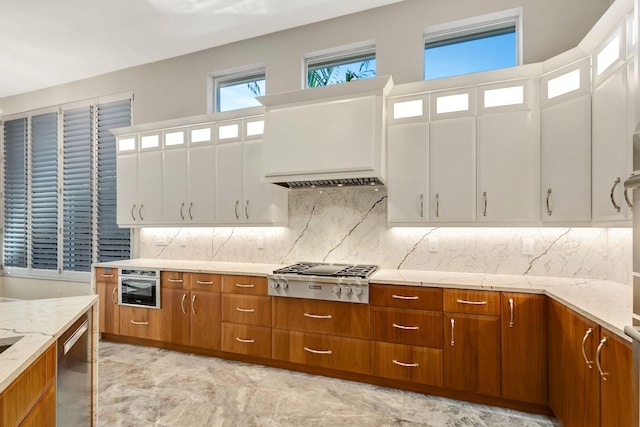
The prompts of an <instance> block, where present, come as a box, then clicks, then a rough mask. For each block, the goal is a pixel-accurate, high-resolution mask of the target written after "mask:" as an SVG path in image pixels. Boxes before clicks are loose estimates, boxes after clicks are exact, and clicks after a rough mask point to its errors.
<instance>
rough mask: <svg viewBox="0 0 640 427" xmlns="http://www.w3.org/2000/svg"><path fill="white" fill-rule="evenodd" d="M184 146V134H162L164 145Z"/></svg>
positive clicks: (181, 132)
mask: <svg viewBox="0 0 640 427" xmlns="http://www.w3.org/2000/svg"><path fill="white" fill-rule="evenodd" d="M182 144H184V132H183V131H179V132H169V133H165V134H164V145H182Z"/></svg>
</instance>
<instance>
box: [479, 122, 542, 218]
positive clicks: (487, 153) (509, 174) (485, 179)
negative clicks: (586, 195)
mask: <svg viewBox="0 0 640 427" xmlns="http://www.w3.org/2000/svg"><path fill="white" fill-rule="evenodd" d="M538 135H539V129H538V120H536V116H534V114H533V112H532V111H515V112H507V113H499V114H489V115H485V116H480V117H478V209H477V218H478V221H480V222H494V221H499V222H502V221H504V222H509V221H513V222H532V221H537V220H539V219H540V209H539V207H538V203H539V200H540V145H539V138H538Z"/></svg>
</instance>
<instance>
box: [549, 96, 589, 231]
mask: <svg viewBox="0 0 640 427" xmlns="http://www.w3.org/2000/svg"><path fill="white" fill-rule="evenodd" d="M540 137H541V150H542V177H541V179H542V185H541V213H540V215H541V217H542V220H543V221H549V222H554V221H590V220H591V97H590V96H589V95H582V96H580V97H578V98H573V99H569V100H567V101H564V102H560V103H557V104H555V105H552V106H549V107H546V108H544V109H543V110H542V113H541V135H540Z"/></svg>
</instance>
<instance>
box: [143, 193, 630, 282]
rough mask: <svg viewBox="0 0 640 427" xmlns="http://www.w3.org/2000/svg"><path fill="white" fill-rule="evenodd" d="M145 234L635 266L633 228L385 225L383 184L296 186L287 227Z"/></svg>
mask: <svg viewBox="0 0 640 427" xmlns="http://www.w3.org/2000/svg"><path fill="white" fill-rule="evenodd" d="M139 237H140V245H139V253H137V254H136V256H138V257H141V258H158V259H193V260H207V261H241V262H266V263H279V264H289V263H293V262H297V261H324V262H346V263H366V264H377V265H379V266H380V267H381V268H393V269H414V270H438V271H462V272H477V273H494V274H517V275H523V274H526V275H535V276H559V277H581V278H591V279H608V280H614V281H617V282H621V283H626V284H630V282H631V271H632V267H631V261H632V259H631V249H632V231H631V229H630V228H611V229H605V228H566V227H565V228H476V227H473V228H456V227H435V228H429V227H415V228H413V227H411V228H405V227H401V228H389V227H388V226H387V193H386V189H384V188H382V189H377V190H376V189H374V188H364V189H329V190H324V191H322V192H320V191H319V190H297V191H292V192H290V193H289V226H288V227H286V228H285V227H260V228H256V227H215V228H145V229H141V230H140V236H139ZM523 239H531V240H532V241H533V242H534V254H533V255H532V256H527V255H523V254H522V242H523ZM430 241H431V245H430V244H429V242H430ZM260 246H263V248H260ZM430 246H431V250H430Z"/></svg>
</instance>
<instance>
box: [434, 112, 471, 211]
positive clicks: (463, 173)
mask: <svg viewBox="0 0 640 427" xmlns="http://www.w3.org/2000/svg"><path fill="white" fill-rule="evenodd" d="M429 150H430V155H429V158H430V161H429V183H430V191H429V197H430V199H429V206H430V211H431V214H430V218H431V222H453V221H460V222H473V221H475V220H476V118H475V117H460V118H455V119H447V120H437V121H434V122H432V123H431V127H430V130H429Z"/></svg>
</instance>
